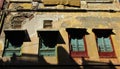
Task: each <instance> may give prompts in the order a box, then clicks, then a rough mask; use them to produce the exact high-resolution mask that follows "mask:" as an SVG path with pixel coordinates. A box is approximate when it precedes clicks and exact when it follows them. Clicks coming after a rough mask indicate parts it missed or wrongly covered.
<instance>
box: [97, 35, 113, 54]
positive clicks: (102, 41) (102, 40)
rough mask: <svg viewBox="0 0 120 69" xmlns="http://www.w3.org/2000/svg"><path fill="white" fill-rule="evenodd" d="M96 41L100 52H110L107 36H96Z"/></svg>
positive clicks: (109, 42)
mask: <svg viewBox="0 0 120 69" xmlns="http://www.w3.org/2000/svg"><path fill="white" fill-rule="evenodd" d="M97 43H98V47H99V50H100V52H112V51H113V49H112V45H111V41H110V38H109V37H98V38H97Z"/></svg>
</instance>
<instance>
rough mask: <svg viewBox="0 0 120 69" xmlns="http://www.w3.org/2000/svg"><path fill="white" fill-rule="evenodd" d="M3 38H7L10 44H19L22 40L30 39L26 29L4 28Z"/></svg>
mask: <svg viewBox="0 0 120 69" xmlns="http://www.w3.org/2000/svg"><path fill="white" fill-rule="evenodd" d="M4 33H5V38H6V39H8V40H9V41H10V42H11V44H12V45H19V44H20V43H23V42H28V41H31V40H30V37H29V35H28V32H27V30H4Z"/></svg>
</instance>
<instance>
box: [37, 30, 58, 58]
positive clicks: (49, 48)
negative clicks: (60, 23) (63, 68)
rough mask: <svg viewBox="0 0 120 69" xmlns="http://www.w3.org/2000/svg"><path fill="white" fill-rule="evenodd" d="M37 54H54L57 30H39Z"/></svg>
mask: <svg viewBox="0 0 120 69" xmlns="http://www.w3.org/2000/svg"><path fill="white" fill-rule="evenodd" d="M38 37H39V50H38V53H39V56H56V45H57V43H58V40H59V31H56V30H52V31H51V30H50V31H49V30H44V31H43V30H39V31H38Z"/></svg>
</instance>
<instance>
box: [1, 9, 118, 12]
mask: <svg viewBox="0 0 120 69" xmlns="http://www.w3.org/2000/svg"><path fill="white" fill-rule="evenodd" d="M3 11H9V12H90V11H91V12H92V11H93V12H120V10H114V9H108V10H98V9H95V10H90V9H37V10H33V9H19V10H3Z"/></svg>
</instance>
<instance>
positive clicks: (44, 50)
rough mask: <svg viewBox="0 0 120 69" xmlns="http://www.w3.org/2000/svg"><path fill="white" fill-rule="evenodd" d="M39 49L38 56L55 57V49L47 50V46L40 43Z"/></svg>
mask: <svg viewBox="0 0 120 69" xmlns="http://www.w3.org/2000/svg"><path fill="white" fill-rule="evenodd" d="M41 45H42V46H41V48H40V52H39V55H43V56H55V47H54V48H49V47H48V46H45V44H44V43H43V42H42V44H41Z"/></svg>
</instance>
